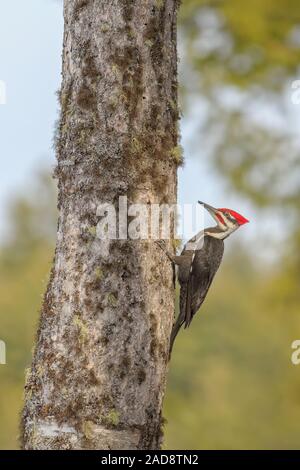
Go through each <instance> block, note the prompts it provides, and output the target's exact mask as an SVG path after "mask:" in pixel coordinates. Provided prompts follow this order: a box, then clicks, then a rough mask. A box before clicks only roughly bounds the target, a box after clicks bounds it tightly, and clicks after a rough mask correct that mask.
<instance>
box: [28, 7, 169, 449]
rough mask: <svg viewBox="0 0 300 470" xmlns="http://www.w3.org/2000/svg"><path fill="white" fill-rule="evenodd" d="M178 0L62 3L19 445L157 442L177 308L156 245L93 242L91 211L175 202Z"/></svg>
mask: <svg viewBox="0 0 300 470" xmlns="http://www.w3.org/2000/svg"><path fill="white" fill-rule="evenodd" d="M177 6H178V1H177V0H111V1H109V2H108V1H107V0H76V1H75V0H65V2H64V17H65V34H64V44H63V82H62V88H61V92H60V102H61V119H60V124H59V129H58V136H57V159H58V165H57V169H56V177H57V179H58V188H59V197H58V208H59V222H58V233H57V245H56V252H55V258H54V263H53V268H52V273H51V277H50V280H49V284H48V288H47V292H46V294H45V297H44V302H43V306H42V312H41V319H40V325H39V329H38V334H37V342H36V347H35V352H34V357H33V362H32V367H31V370H30V371H29V372H28V374H27V380H26V386H25V406H24V410H23V419H22V436H23V447H24V448H25V449H82V448H88V449H142V448H143V449H156V448H159V446H160V443H161V436H162V433H161V426H162V417H161V408H162V401H163V395H164V390H165V386H166V372H167V362H168V346H169V337H170V331H171V325H172V321H173V313H174V290H173V283H172V269H171V266H170V263H169V261H168V260H167V258H166V257H162V253H161V251H160V249H159V248H158V247H157V246H156V244H155V243H154V242H153V241H150V240H149V241H130V240H128V241H127V240H126V241H125V240H111V241H103V240H100V239H98V238H97V237H96V236H95V234H96V228H95V227H96V225H97V222H98V220H99V219H98V217H97V215H96V210H97V206H98V205H99V204H100V203H105V202H113V203H116V204H117V203H118V198H119V196H124V195H126V196H127V197H128V202H129V203H130V202H135V203H145V204H150V203H175V202H176V168H177V164H178V148H177V119H178V110H177V56H176V12H177Z"/></svg>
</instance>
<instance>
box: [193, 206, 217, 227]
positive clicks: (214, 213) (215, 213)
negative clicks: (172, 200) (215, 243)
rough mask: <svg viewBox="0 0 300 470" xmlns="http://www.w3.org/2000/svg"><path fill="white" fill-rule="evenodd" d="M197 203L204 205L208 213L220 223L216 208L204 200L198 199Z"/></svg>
mask: <svg viewBox="0 0 300 470" xmlns="http://www.w3.org/2000/svg"><path fill="white" fill-rule="evenodd" d="M198 204H201V205H202V206H203V207H204V209H206V210H207V211H208V212H209V213H210V215H211V216H212V218H213V219H214V220H215V221H216V222H217V224H219V223H220V220H219V219H218V216H217V212H218V209H215V208H214V207H213V206H210V205H209V204H206V203H205V202H202V201H198Z"/></svg>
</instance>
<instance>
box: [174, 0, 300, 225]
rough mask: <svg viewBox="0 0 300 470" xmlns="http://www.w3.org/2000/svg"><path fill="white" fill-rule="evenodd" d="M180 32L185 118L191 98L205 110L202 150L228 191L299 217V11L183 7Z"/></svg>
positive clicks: (200, 0)
mask: <svg viewBox="0 0 300 470" xmlns="http://www.w3.org/2000/svg"><path fill="white" fill-rule="evenodd" d="M180 24H181V35H180V39H181V42H182V48H181V49H182V66H181V71H182V81H181V83H182V90H183V96H184V98H186V100H187V103H186V112H188V98H189V96H190V95H191V94H192V95H193V99H194V100H195V96H196V97H197V96H200V97H201V102H202V104H203V103H204V104H205V106H206V112H205V117H204V119H203V120H202V121H201V122H200V123H199V133H198V139H199V140H198V147H199V148H204V149H205V150H206V151H205V155H207V158H208V159H209V162H210V164H211V165H212V166H213V168H214V170H215V171H216V172H217V173H218V174H219V176H220V177H221V178H222V179H223V180H224V181H226V182H227V187H228V188H230V189H232V188H234V189H235V190H236V191H238V192H239V194H240V195H243V196H245V197H246V198H247V199H248V200H249V198H251V199H252V201H253V202H254V203H255V204H256V205H257V206H260V207H271V206H273V207H274V208H275V209H276V208H278V205H279V204H280V206H281V208H287V209H288V210H289V211H292V212H293V213H294V216H295V215H296V216H297V217H299V200H300V199H299V195H300V194H299V184H298V181H299V178H300V158H299V154H300V152H299V139H298V135H297V129H296V126H295V119H296V118H297V119H299V114H298V116H291V107H292V105H291V96H292V92H293V90H292V88H291V83H292V81H293V80H296V79H297V78H298V76H297V73H299V63H300V3H299V2H298V1H297V0H275V1H274V0H253V1H251V2H241V1H239V0H211V1H204V0H184V1H183V2H182V8H181V15H180ZM198 105H199V103H198ZM294 106H296V105H294ZM294 111H295V108H294ZM289 118H290V120H289ZM292 120H294V122H291V121H292ZM278 123H279V124H278ZM293 127H294V128H293ZM208 150H209V151H208ZM199 158H203V155H201V154H200V155H199Z"/></svg>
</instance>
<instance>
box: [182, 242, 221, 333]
mask: <svg viewBox="0 0 300 470" xmlns="http://www.w3.org/2000/svg"><path fill="white" fill-rule="evenodd" d="M223 253H224V242H223V240H220V239H218V238H214V237H211V236H205V237H204V243H203V246H202V248H201V249H200V250H196V252H195V256H194V259H193V262H192V265H191V271H190V276H189V280H188V288H187V308H186V313H185V328H186V327H188V326H189V325H190V323H191V321H192V319H193V316H194V315H195V314H196V313H197V311H198V310H199V308H200V307H201V305H202V303H203V302H204V300H205V297H206V295H207V292H208V290H209V288H210V285H211V283H212V281H213V278H214V277H215V274H216V272H217V270H218V268H219V266H220V263H221V261H222V257H223ZM189 297H190V298H189Z"/></svg>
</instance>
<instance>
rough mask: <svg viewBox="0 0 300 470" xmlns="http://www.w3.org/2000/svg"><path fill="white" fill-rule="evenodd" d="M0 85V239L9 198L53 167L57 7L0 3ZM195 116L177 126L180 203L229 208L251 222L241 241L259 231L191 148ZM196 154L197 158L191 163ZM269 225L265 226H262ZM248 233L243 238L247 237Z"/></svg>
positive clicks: (33, 1) (45, 0)
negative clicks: (0, 93) (1, 95)
mask: <svg viewBox="0 0 300 470" xmlns="http://www.w3.org/2000/svg"><path fill="white" fill-rule="evenodd" d="M0 12H1V16H0V80H4V81H5V82H6V86H7V104H6V105H0V129H1V131H0V132H1V139H0V154H1V169H2V171H1V176H0V235H1V234H3V230H4V228H5V226H6V214H5V209H6V207H7V204H8V202H9V201H10V200H11V198H12V196H13V195H14V194H15V193H16V192H18V191H22V190H24V189H25V190H26V187H28V189H29V190H30V185H31V184H32V180H33V175H34V171H35V169H38V168H40V166H41V165H43V164H44V165H47V166H48V167H49V168H50V167H51V165H52V166H54V164H55V159H54V154H53V150H52V137H53V129H54V122H55V120H56V118H57V108H58V106H57V100H56V96H55V92H56V91H57V90H58V89H59V86H60V79H61V47H62V34H63V15H62V2H60V1H57V0H10V1H7V0H0ZM197 115H198V111H197V109H195V110H194V111H193V113H191V114H190V115H189V117H188V118H187V117H185V118H183V120H182V144H183V146H184V149H185V156H186V164H185V166H184V168H183V169H181V170H180V171H179V183H180V184H179V202H180V203H195V202H196V201H197V200H198V199H201V200H203V201H207V202H209V203H211V204H213V205H216V206H217V207H220V206H221V207H224V206H225V207H226V206H227V207H232V208H233V209H236V210H238V211H240V212H241V213H242V214H244V215H245V216H246V217H248V218H249V219H250V220H251V225H248V226H247V230H244V231H243V232H242V231H241V233H238V234H237V235H235V236H238V237H239V238H240V239H241V240H242V239H243V238H244V237H247V238H248V237H249V236H252V237H253V236H254V235H255V233H257V230H258V228H259V227H258V224H257V214H255V211H254V209H253V208H252V207H251V205H250V204H248V203H247V201H241V200H240V199H239V200H237V198H235V197H233V196H231V197H229V195H228V194H227V193H226V192H225V189H224V187H223V185H222V183H221V182H220V181H219V180H218V179H217V178H216V176H215V174H214V173H213V172H212V170H211V168H210V167H209V165H208V164H207V162H206V160H205V149H203V148H201V149H200V148H197V147H196V146H195V145H193V137H194V136H195V127H196V124H197ZM193 154H199V158H190V157H191V156H192V155H193ZM268 223H272V221H270V220H266V221H265V225H266V226H268ZM246 233H247V234H246Z"/></svg>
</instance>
